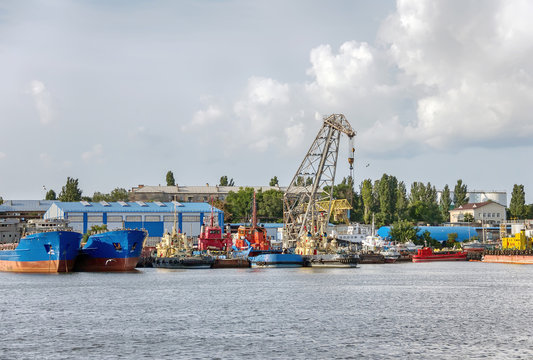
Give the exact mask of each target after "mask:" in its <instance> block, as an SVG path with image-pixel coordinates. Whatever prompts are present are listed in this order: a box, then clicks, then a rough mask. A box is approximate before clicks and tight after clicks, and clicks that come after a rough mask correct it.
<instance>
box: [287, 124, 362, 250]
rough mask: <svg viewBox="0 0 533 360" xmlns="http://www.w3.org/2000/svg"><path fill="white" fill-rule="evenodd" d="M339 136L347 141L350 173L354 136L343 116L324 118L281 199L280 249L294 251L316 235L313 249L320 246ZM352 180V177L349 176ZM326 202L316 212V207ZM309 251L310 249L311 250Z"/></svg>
mask: <svg viewBox="0 0 533 360" xmlns="http://www.w3.org/2000/svg"><path fill="white" fill-rule="evenodd" d="M341 134H345V135H347V136H348V138H349V139H350V153H349V155H348V163H349V164H350V171H351V172H352V171H353V163H354V153H355V149H354V146H353V138H354V137H355V135H356V132H355V131H354V130H353V129H352V127H351V125H350V123H349V122H348V121H347V120H346V118H345V117H344V115H343V114H332V115H329V116H325V117H324V119H323V123H322V127H321V128H320V130H319V132H318V134H317V136H316V138H315V140H314V141H313V143H312V144H311V147H310V148H309V151H308V152H307V154H306V155H305V157H304V159H303V161H302V163H301V164H300V167H299V168H298V170H297V171H296V174H295V175H294V177H293V179H292V181H291V183H290V185H289V187H288V188H287V191H286V192H285V194H284V196H283V231H284V235H283V246H284V247H285V248H294V247H297V246H298V242H300V241H301V240H302V238H303V237H304V236H307V235H313V236H315V235H316V234H319V236H318V239H317V241H316V242H315V241H314V240H312V241H310V242H309V244H311V243H312V245H311V246H312V247H314V246H318V245H319V243H321V244H323V243H324V240H325V237H324V231H323V230H324V226H323V225H324V223H326V224H327V222H328V221H329V217H330V214H331V202H332V195H333V185H334V183H335V171H336V167H337V158H338V153H339V143H340V137H341ZM352 178H353V175H352ZM319 202H320V203H323V202H327V204H328V205H327V206H323V207H322V209H319V207H318V206H317V203H319ZM310 250H311V249H310Z"/></svg>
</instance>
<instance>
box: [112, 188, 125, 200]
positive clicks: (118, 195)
mask: <svg viewBox="0 0 533 360" xmlns="http://www.w3.org/2000/svg"><path fill="white" fill-rule="evenodd" d="M109 199H110V201H128V200H129V194H128V191H127V190H126V189H124V188H115V189H113V191H111V194H109Z"/></svg>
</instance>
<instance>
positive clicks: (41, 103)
mask: <svg viewBox="0 0 533 360" xmlns="http://www.w3.org/2000/svg"><path fill="white" fill-rule="evenodd" d="M30 93H31V95H32V96H33V100H34V101H35V107H36V108H37V112H38V113H39V120H40V122H41V124H43V125H47V124H49V123H50V122H51V121H52V114H53V111H52V101H51V95H50V92H49V91H48V89H47V88H46V86H45V85H44V83H42V82H41V81H39V80H33V81H32V82H31V83H30Z"/></svg>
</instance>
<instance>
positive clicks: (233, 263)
mask: <svg viewBox="0 0 533 360" xmlns="http://www.w3.org/2000/svg"><path fill="white" fill-rule="evenodd" d="M250 266H251V264H250V260H248V259H215V262H214V263H213V265H212V266H211V267H212V268H213V269H230V268H249V267H250Z"/></svg>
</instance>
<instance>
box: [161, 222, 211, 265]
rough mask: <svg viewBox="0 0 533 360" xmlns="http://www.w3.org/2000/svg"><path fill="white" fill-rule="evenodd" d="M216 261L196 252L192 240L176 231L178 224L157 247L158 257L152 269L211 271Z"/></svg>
mask: <svg viewBox="0 0 533 360" xmlns="http://www.w3.org/2000/svg"><path fill="white" fill-rule="evenodd" d="M214 261H215V259H214V258H213V257H212V256H209V255H205V254H203V253H202V252H194V251H193V244H192V240H191V239H190V238H188V237H187V236H186V235H185V234H182V233H178V232H177V231H176V223H174V226H173V227H172V232H171V233H166V234H164V235H163V237H162V238H161V242H160V243H159V244H157V245H156V256H155V258H154V259H153V261H152V267H155V268H163V269H209V268H210V267H211V266H212V265H213V263H214Z"/></svg>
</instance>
